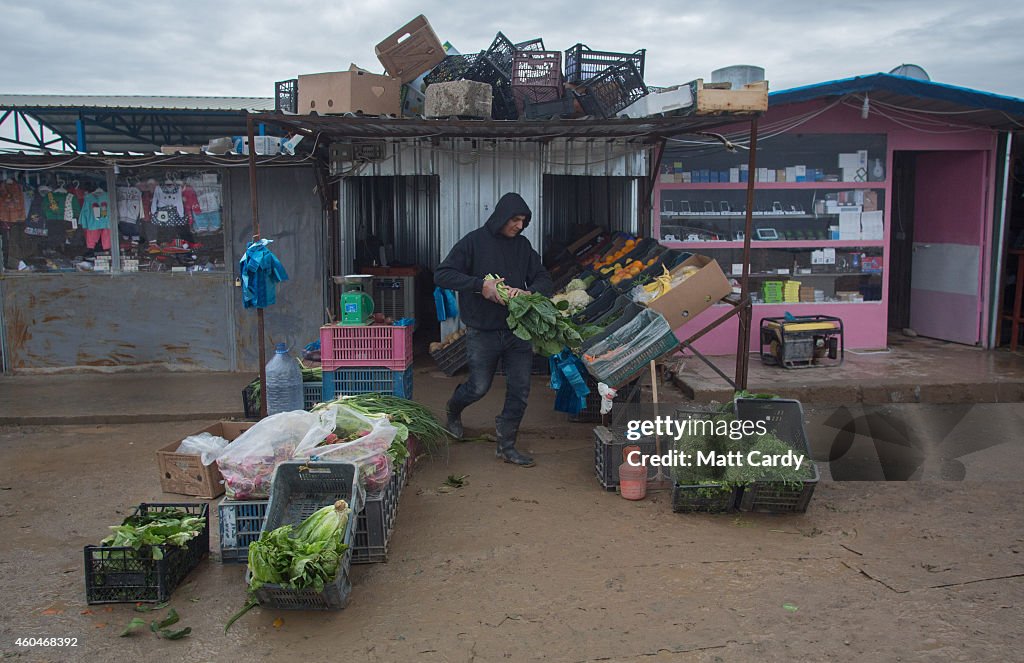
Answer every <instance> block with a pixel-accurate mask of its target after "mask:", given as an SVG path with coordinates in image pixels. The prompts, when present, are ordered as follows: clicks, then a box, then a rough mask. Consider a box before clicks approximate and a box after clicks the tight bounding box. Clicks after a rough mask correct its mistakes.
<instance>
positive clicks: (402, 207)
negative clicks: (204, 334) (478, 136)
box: [339, 138, 648, 268]
mask: <svg viewBox="0 0 1024 663" xmlns="http://www.w3.org/2000/svg"><path fill="white" fill-rule="evenodd" d="M647 163H648V162H647V155H646V148H644V147H643V146H640V145H635V144H632V143H627V142H624V141H620V140H586V141H570V140H566V139H558V138H556V139H553V140H551V141H550V142H548V143H540V142H529V141H512V140H506V141H493V140H441V141H438V142H437V144H432V143H430V142H429V141H407V142H403V143H391V144H389V145H388V155H387V157H386V158H385V159H384V160H382V161H380V162H378V163H372V164H364V165H361V166H358V167H356V168H354V169H353V170H352V171H350V172H351V174H352V175H354V176H355V177H346V178H344V179H343V180H342V182H341V185H340V186H341V190H340V196H341V205H340V208H341V226H342V233H341V235H342V238H341V242H340V247H339V248H340V251H341V258H342V261H343V262H342V264H344V265H353V264H354V262H353V261H354V259H355V256H356V246H355V244H356V239H358V238H360V237H363V236H364V234H362V232H361V231H362V230H364V229H365V227H366V224H367V222H368V221H367V220H368V219H372V218H374V217H375V216H378V215H379V214H380V213H381V211H382V210H386V209H387V208H388V206H390V208H391V214H392V215H393V216H394V219H395V228H396V230H395V233H396V241H395V246H396V251H395V257H396V258H397V257H399V256H400V255H401V256H408V255H412V254H413V253H414V254H415V256H416V260H417V261H418V262H419V264H422V265H425V266H428V267H430V268H433V267H435V266H436V265H437V263H439V262H440V260H441V259H442V258H443V257H444V256H445V255H446V254H447V252H448V251H449V250H450V249H451V247H452V246H453V245H454V244H455V242H457V241H458V240H459V239H460V238H461V237H462V236H463V235H465V234H466V233H467V232H469V231H471V230H474V229H476V228H478V227H480V225H481V224H482V223H483V222H484V221H485V220H486V219H487V217H488V216H489V215H490V214H491V211H492V210H493V208H494V204H495V203H496V202H497V201H498V199H499V198H500V197H501V196H502V195H503V194H505V193H508V192H515V193H518V194H519V195H521V196H522V197H523V198H524V199H525V200H526V202H527V204H528V205H529V206H530V208H531V209H532V210H533V213H534V216H533V222H532V223H531V224H530V226H529V227H528V228H527V229H526V232H525V235H526V237H528V238H529V239H530V241H531V243H533V245H534V247H535V248H536V249H537V250H538V251H543V248H544V235H546V234H551V235H552V236H553V237H555V238H562V237H564V236H566V234H567V233H568V232H569V229H568V227H567V226H566V223H567V222H569V220H570V219H571V222H572V223H576V222H578V220H579V219H580V216H581V215H580V214H576V215H575V216H572V217H570V215H569V213H568V212H569V210H570V208H572V209H578V208H579V206H580V204H581V203H580V202H579V201H580V198H581V197H585V198H586V199H587V201H588V203H587V204H588V205H589V207H588V212H587V215H589V216H596V217H597V218H595V222H598V223H603V224H605V225H609V226H610V227H613V228H615V229H624V230H625V229H634V228H636V224H637V204H638V201H637V196H638V193H637V183H636V178H639V177H642V176H644V175H646V169H647ZM395 175H406V176H414V175H419V176H423V175H436V176H437V180H436V181H437V188H436V189H432V188H426V187H424V186H422V185H420V184H419V183H415V184H413V183H410V181H409V180H408V179H406V178H402V179H400V180H396V181H394V182H393V183H390V184H385V183H383V182H380V181H375V180H376V178H377V177H390V176H395ZM545 175H558V176H579V179H580V180H583V179H590V178H593V180H591V182H590V183H588V184H586V185H583V184H575V183H574V184H572V185H570V184H569V182H570V181H575V180H576V178H575V177H573V178H565V179H564V180H563V179H562V178H557V177H556V178H553V179H552V180H550V185H551V186H550V187H546V186H545ZM360 176H362V177H360ZM363 177H367V178H368V179H370V180H371V182H370V184H359V183H353V180H361V179H363ZM414 179H416V180H419V179H422V178H414ZM563 185H564V186H565V187H571V188H570V189H569V190H563V189H562V188H561V187H562V186H563ZM367 186H369V187H371V189H372V188H374V187H376V188H379V189H380V190H385V191H386V190H387V189H388V188H389V187H392V188H393V192H392V193H390V194H387V193H385V194H383V195H382V200H381V203H380V205H379V206H378V208H377V209H375V210H369V209H367V208H366V201H367V200H370V199H372V198H373V197H374V196H375V195H376V194H373V193H371V192H370V191H369V190H367V189H366V188H365V187H367ZM402 191H404V194H403V193H401V192H402ZM435 191H436V202H435V200H432V199H431V196H433V195H435ZM546 195H547V196H553V197H554V198H555V199H554V200H553V201H551V203H550V204H548V202H547V201H545V200H544V196H546ZM424 196H426V197H424ZM389 197H390V198H391V199H392V201H393V202H390V203H389V202H387V199H388V198H389ZM435 204H436V207H435ZM400 212H401V216H399V213H400ZM549 214H558V215H559V216H558V218H556V219H551V220H550V221H549V219H548V218H546V217H547V215H549ZM424 222H425V223H431V224H436V227H437V229H438V230H437V233H436V235H435V234H434V233H432V232H424V231H423V229H422V226H421V225H419V224H421V223H424ZM552 223H553V224H554V225H553V226H552V225H551V224H552ZM361 225H362V226H363V228H360V226H361ZM406 237H408V238H409V239H406ZM410 242H411V243H414V244H415V251H413V250H412V247H411V245H410ZM399 247H401V250H400V251H399Z"/></svg>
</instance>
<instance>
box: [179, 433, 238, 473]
mask: <svg viewBox="0 0 1024 663" xmlns="http://www.w3.org/2000/svg"><path fill="white" fill-rule="evenodd" d="M226 446H228V440H225V439H224V438H223V437H220V436H218V435H214V434H213V433H207V432H206V431H203V432H202V433H199V434H198V435H189V436H188V437H186V438H185V439H184V440H182V441H181V444H180V445H178V450H177V451H176V452H175V453H179V454H194V455H197V456H202V461H203V465H213V463H214V461H216V460H217V457H218V456H220V455H221V454H222V453H224V447H226Z"/></svg>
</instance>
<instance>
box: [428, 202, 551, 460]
mask: <svg viewBox="0 0 1024 663" xmlns="http://www.w3.org/2000/svg"><path fill="white" fill-rule="evenodd" d="M532 216H533V215H532V213H531V212H530V208H529V206H528V205H527V204H526V201H525V200H523V198H522V196H520V195H519V194H517V193H506V194H505V195H504V196H502V197H501V200H499V201H498V204H497V205H495V206H494V212H493V213H492V214H491V216H490V218H488V219H487V221H486V222H485V223H484V225H483V226H482V227H480V228H477V229H476V230H474V231H472V232H470V233H468V234H467V235H466V236H465V237H463V238H462V239H460V240H459V241H458V243H457V244H456V245H455V246H454V247H452V250H451V253H449V254H448V257H447V258H445V259H444V262H442V263H441V265H440V266H439V267H438V268H437V270H436V272H435V273H434V282H435V283H436V284H437V285H439V286H441V287H442V288H448V289H450V290H455V291H457V292H458V293H459V295H460V297H459V312H460V315H461V316H462V320H463V322H465V323H466V327H467V330H466V339H467V354H468V359H469V378H468V379H467V380H466V382H463V383H462V384H460V385H459V386H458V387H456V389H455V393H454V394H452V397H451V399H450V400H449V401H448V408H447V414H448V421H447V427H448V430H449V431H451V432H452V433H453V434H454V435H456V436H458V437H462V434H463V429H462V411H463V410H465V409H466V407H467V406H469V405H472V404H473V403H475V402H477V401H478V400H480V399H481V398H483V397H484V395H486V394H487V392H488V390H490V388H491V382H492V381H493V379H494V371H495V369H496V368H497V365H498V360H499V359H500V360H501V363H502V365H503V366H504V368H505V377H506V380H507V387H506V389H505V407H504V409H503V410H502V411H501V414H499V415H498V416H497V417H496V418H495V420H494V422H495V429H496V431H497V433H498V449H497V455H498V457H500V458H502V459H504V460H505V462H506V463H513V464H515V465H521V466H523V467H532V466H533V465H534V462H533V459H532V458H530V457H529V456H527V455H525V454H523V453H520V452H519V451H518V450H516V436H517V435H518V433H519V423H520V422H521V421H522V419H523V413H524V412H525V411H526V401H527V398H529V396H530V372H531V371H530V369H531V366H532V365H533V349H532V347H531V345H530V343H528V342H527V341H524V340H522V339H521V338H519V337H517V336H516V335H515V334H513V333H512V332H511V331H510V330H509V328H508V323H507V322H506V318H507V317H508V310H507V309H506V308H505V305H504V304H503V303H502V301H501V298H500V297H498V292H497V284H498V281H496V280H493V279H492V280H487V279H485V278H484V277H485V276H486V275H488V274H495V275H497V276H499V277H500V279H499V280H500V281H503V282H504V283H505V285H507V286H508V287H509V288H510V290H511V294H512V296H513V297H516V296H518V295H521V294H525V293H530V292H539V293H541V294H543V295H545V296H547V297H550V296H551V295H552V293H553V291H554V284H553V283H552V282H551V276H550V275H548V272H547V270H546V269H544V265H542V264H541V259H540V256H539V255H538V254H537V252H536V251H534V250H533V247H532V246H531V245H530V240H528V239H527V238H525V237H523V236H522V232H523V230H524V229H525V228H526V227H527V226H528V225H530V218H531V217H532Z"/></svg>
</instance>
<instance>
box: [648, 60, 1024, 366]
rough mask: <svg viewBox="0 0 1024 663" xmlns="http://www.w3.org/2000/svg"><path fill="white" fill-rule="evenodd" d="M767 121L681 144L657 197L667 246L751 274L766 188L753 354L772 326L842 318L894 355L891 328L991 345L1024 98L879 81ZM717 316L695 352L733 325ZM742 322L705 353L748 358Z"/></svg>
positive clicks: (815, 89)
mask: <svg viewBox="0 0 1024 663" xmlns="http://www.w3.org/2000/svg"><path fill="white" fill-rule="evenodd" d="M769 104H770V105H769V111H768V112H767V114H766V115H765V116H764V117H763V118H761V120H760V122H759V129H758V133H759V137H758V143H757V148H758V149H757V159H756V166H757V167H756V171H755V172H748V157H749V151H748V149H746V146H747V145H749V135H748V134H749V126H748V125H737V126H735V127H733V128H730V129H727V130H726V131H724V132H723V134H724V136H725V137H726V138H727V139H728V140H729V141H731V142H732V143H733V144H734V145H735V146H736V148H737V149H736V150H735V152H730V151H727V150H725V149H723V146H722V143H721V142H720V141H717V140H714V139H711V138H707V139H705V138H697V139H693V138H686V139H682V138H680V139H679V140H675V141H670V142H669V144H668V145H667V146H666V150H665V153H664V156H663V159H662V163H661V173H660V175H659V183H658V184H657V186H656V190H655V201H654V204H655V207H654V219H653V224H652V228H653V234H654V236H655V237H656V238H658V239H659V240H660V241H661V242H662V243H663V244H665V245H666V246H669V247H672V248H680V249H685V250H688V251H693V252H695V253H701V254H705V255H709V256H711V257H713V258H715V259H717V260H718V262H719V263H720V264H721V266H722V269H723V270H724V271H725V272H726V274H727V275H732V274H735V275H737V276H736V278H737V279H738V275H739V274H740V273H741V270H742V246H743V234H742V233H743V229H744V217H745V212H746V187H747V184H746V182H747V180H748V178H756V179H755V181H756V182H757V184H756V190H755V198H754V210H753V214H754V216H753V227H754V233H753V236H752V237H751V239H752V250H751V268H750V272H751V275H752V276H751V280H750V289H751V293H752V294H753V295H754V297H755V304H754V312H753V320H752V330H751V332H752V338H751V346H750V347H751V350H752V351H756V349H757V348H758V347H759V344H758V340H759V339H758V328H759V321H760V319H761V318H764V317H773V316H782V315H784V314H785V313H786V312H790V313H792V314H793V315H812V314H825V315H834V316H838V317H840V318H842V320H843V322H844V325H845V328H846V347H847V348H852V349H857V348H860V349H869V348H884V347H886V337H887V333H888V332H889V330H890V329H904V328H910V329H913V330H915V331H916V332H917V333H918V334H920V335H922V336H928V337H932V338H938V339H944V340H949V341H955V342H957V343H965V344H969V345H981V346H984V347H991V346H993V345H995V344H998V343H997V340H998V339H997V333H996V332H997V329H998V324H997V321H996V317H997V315H998V313H999V310H998V309H999V300H1000V298H1001V292H1000V290H999V289H1000V279H999V274H1000V273H1001V272H1002V271H1003V269H1004V267H1005V265H1003V262H1002V261H1003V247H1004V246H1005V245H1006V243H1007V228H1006V219H1007V218H1008V214H1007V209H1006V207H1005V205H1004V200H1005V198H1006V196H1005V192H1006V190H1007V181H1008V180H1007V170H1008V169H1007V165H1008V163H1009V156H1008V155H1009V153H1010V152H1011V151H1012V136H1013V134H1012V132H1013V131H1016V130H1018V129H1020V128H1021V127H1022V126H1024V100H1021V99H1016V98H1010V97H1002V96H998V95H993V94H988V93H984V92H978V91H974V90H968V89H965V88H959V87H954V86H950V85H943V84H939V83H933V82H930V81H925V80H918V79H913V78H907V77H903V76H895V75H890V74H875V75H870V76H862V77H857V78H852V79H846V80H840V81H833V82H829V83H822V84H818V85H811V86H807V87H801V88H794V89H791V90H783V91H780V92H774V93H772V94H771V95H770V102H769ZM724 306H725V305H720V306H715V307H713V308H712V309H710V310H708V311H706V312H704V313H703V314H702V315H700V316H698V317H697V318H695V320H694V321H693V322H690V323H688V324H687V325H686V326H685V327H683V328H681V329H679V330H677V335H678V336H679V337H680V338H681V339H682V338H685V337H687V336H689V335H690V334H692V333H693V332H695V331H696V330H697V329H699V328H700V327H701V326H702V324H707V323H708V322H710V321H711V320H713V319H714V318H716V317H718V316H719V315H721V313H722V312H723V311H724V310H725V309H724V308H723V307H724ZM736 325H737V322H736V320H735V318H733V319H732V320H731V321H730V322H729V323H727V324H724V325H722V326H721V327H719V328H718V329H716V330H714V331H713V332H711V333H710V334H708V335H707V336H705V337H704V338H702V339H700V340H699V341H698V342H697V343H696V344H695V345H696V347H697V349H698V350H700V351H702V352H704V353H706V354H730V353H733V352H735V348H736Z"/></svg>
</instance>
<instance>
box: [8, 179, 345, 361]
mask: <svg viewBox="0 0 1024 663" xmlns="http://www.w3.org/2000/svg"><path fill="white" fill-rule="evenodd" d="M223 181H224V210H225V213H224V223H225V232H226V233H227V236H226V241H225V244H226V245H227V255H226V256H225V259H226V261H227V263H228V265H229V268H228V271H226V272H219V273H218V272H208V273H192V274H171V273H148V272H139V273H135V274H111V275H100V274H83V273H66V274H6V275H3V276H0V322H2V323H3V326H4V337H5V343H6V351H7V354H6V357H5V359H6V367H7V368H8V369H9V370H33V369H52V368H64V367H73V366H150V365H151V366H155V367H156V366H159V367H167V368H171V369H185V370H219V371H227V370H247V371H249V370H251V371H255V370H256V369H257V365H258V346H257V345H256V312H255V310H251V309H250V310H243V309H242V305H241V292H240V290H239V289H238V288H237V287H235V277H236V276H237V274H238V258H239V257H240V256H241V254H242V252H244V250H245V246H246V244H247V242H248V241H249V240H250V238H251V237H252V221H251V220H252V214H251V206H250V202H249V173H248V170H247V169H245V168H235V169H230V170H228V171H227V172H226V173H225V175H224V179H223ZM315 181H316V180H315V177H314V174H313V169H312V166H306V167H288V168H260V169H259V170H258V180H257V186H258V190H259V203H260V221H261V230H262V234H263V236H264V237H269V238H271V239H274V240H275V242H274V243H273V244H272V245H271V247H272V249H273V251H274V253H275V255H277V256H278V258H280V259H281V262H282V263H283V264H284V265H285V268H286V269H287V271H288V274H289V277H290V280H289V281H287V282H286V283H284V284H282V285H281V286H280V287H279V288H278V299H277V304H276V305H274V306H273V307H271V308H268V309H267V310H266V328H267V342H268V343H272V342H274V341H284V342H286V343H288V344H289V345H291V346H292V347H293V349H295V348H301V347H302V346H303V345H305V344H306V343H308V342H310V341H311V340H313V339H314V338H316V335H317V330H318V328H319V327H320V325H321V323H322V321H323V319H324V313H323V309H324V291H323V282H324V272H325V266H324V249H323V247H324V239H323V222H322V219H323V212H322V207H321V204H320V200H319V197H318V195H317V194H316V192H315V191H314V186H315Z"/></svg>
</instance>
